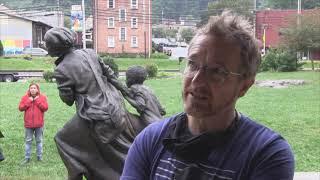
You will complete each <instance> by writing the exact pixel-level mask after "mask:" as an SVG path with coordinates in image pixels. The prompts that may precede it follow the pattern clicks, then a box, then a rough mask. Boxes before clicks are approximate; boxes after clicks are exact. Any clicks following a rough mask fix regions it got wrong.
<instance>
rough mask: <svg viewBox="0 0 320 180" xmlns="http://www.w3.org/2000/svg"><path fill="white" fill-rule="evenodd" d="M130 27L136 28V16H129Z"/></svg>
mask: <svg viewBox="0 0 320 180" xmlns="http://www.w3.org/2000/svg"><path fill="white" fill-rule="evenodd" d="M131 28H138V18H136V17H132V18H131Z"/></svg>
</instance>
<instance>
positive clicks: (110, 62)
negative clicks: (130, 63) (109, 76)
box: [102, 56, 119, 77]
mask: <svg viewBox="0 0 320 180" xmlns="http://www.w3.org/2000/svg"><path fill="white" fill-rule="evenodd" d="M102 60H103V62H104V63H105V64H106V65H109V66H110V68H111V69H112V70H113V72H114V74H115V75H116V76H117V77H119V66H118V64H116V63H115V61H114V59H113V58H112V57H110V56H104V57H102Z"/></svg>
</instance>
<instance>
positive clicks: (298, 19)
mask: <svg viewBox="0 0 320 180" xmlns="http://www.w3.org/2000/svg"><path fill="white" fill-rule="evenodd" d="M300 24H301V0H298V11H297V26H298V28H300ZM300 56H301V53H300V52H297V59H300ZM296 67H298V62H297V61H296Z"/></svg>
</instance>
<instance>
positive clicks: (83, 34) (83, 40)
mask: <svg viewBox="0 0 320 180" xmlns="http://www.w3.org/2000/svg"><path fill="white" fill-rule="evenodd" d="M82 48H83V49H86V12H85V6H84V0H82Z"/></svg>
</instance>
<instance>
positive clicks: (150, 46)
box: [148, 0, 152, 58]
mask: <svg viewBox="0 0 320 180" xmlns="http://www.w3.org/2000/svg"><path fill="white" fill-rule="evenodd" d="M148 25H149V38H148V39H149V57H148V58H150V57H151V52H152V37H151V31H152V30H151V0H149V24H148Z"/></svg>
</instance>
